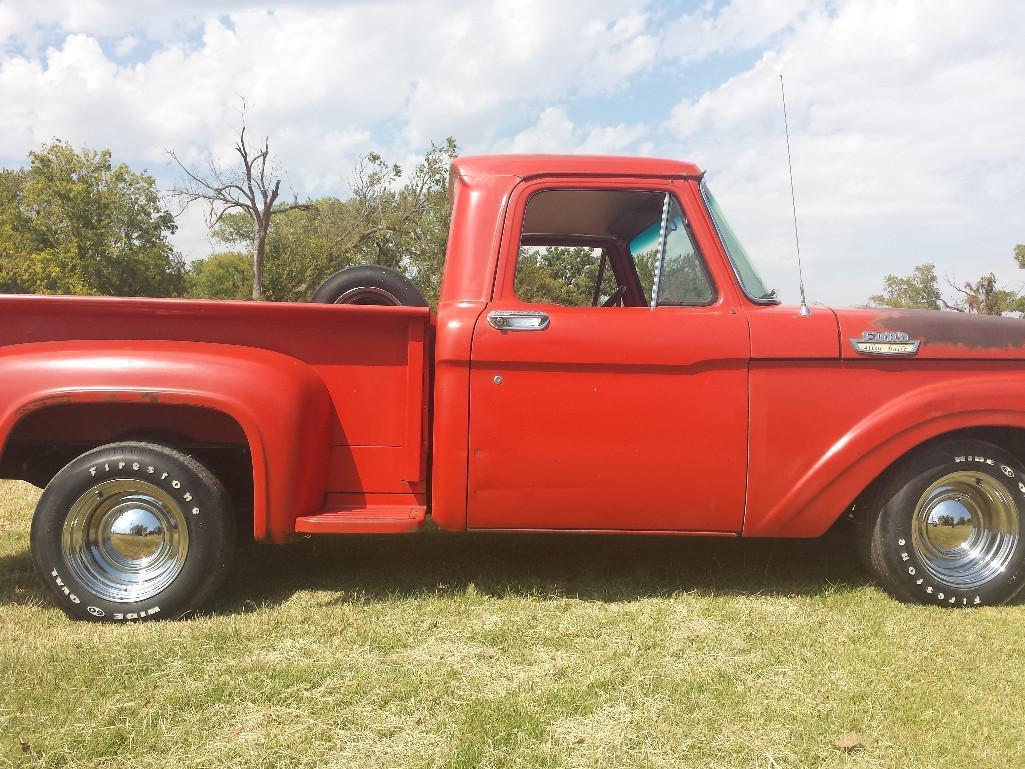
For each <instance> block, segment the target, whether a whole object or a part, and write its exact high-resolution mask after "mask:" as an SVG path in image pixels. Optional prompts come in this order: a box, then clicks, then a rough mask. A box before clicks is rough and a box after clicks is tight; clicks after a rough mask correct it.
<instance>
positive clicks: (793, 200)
mask: <svg viewBox="0 0 1025 769" xmlns="http://www.w3.org/2000/svg"><path fill="white" fill-rule="evenodd" d="M779 95H780V96H781V97H782V99H783V130H784V131H785V132H786V137H787V170H788V171H790V205H791V206H792V207H793V210H794V244H795V245H796V246H797V285H798V286H799V287H800V289H801V315H803V316H804V317H808V316H809V315H811V308H810V307H809V306H808V300H807V299H806V298H805V296H804V270H802V269H801V237H800V235H798V234H797V196H796V195H795V194H794V164H793V161H792V160H791V159H790V126H789V125H787V92H786V90H785V89H784V88H783V73H782V72H780V73H779Z"/></svg>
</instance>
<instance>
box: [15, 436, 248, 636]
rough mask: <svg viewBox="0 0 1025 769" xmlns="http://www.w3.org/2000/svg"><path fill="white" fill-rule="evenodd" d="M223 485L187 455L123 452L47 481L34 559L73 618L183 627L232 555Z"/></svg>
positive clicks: (140, 447) (97, 452) (35, 526)
mask: <svg viewBox="0 0 1025 769" xmlns="http://www.w3.org/2000/svg"><path fill="white" fill-rule="evenodd" d="M235 541H236V537H235V523H234V516H233V515H232V512H231V509H230V506H229V504H228V499H227V495H226V493H225V491H224V487H223V486H222V485H221V483H220V481H218V480H217V478H215V477H214V476H213V475H212V474H211V473H210V472H209V470H207V469H206V468H205V467H204V466H203V465H201V464H200V463H199V462H197V461H196V460H195V459H193V458H192V457H190V456H188V455H187V454H183V453H181V452H179V451H175V450H174V449H170V448H167V447H166V446H161V445H158V444H152V443H141V442H123V443H112V444H109V445H107V446H101V447H100V448H97V449H94V450H92V451H89V452H87V453H85V454H83V455H82V456H80V457H78V458H77V459H75V460H73V461H72V462H71V463H70V464H68V465H67V466H66V467H65V468H64V469H62V470H61V471H60V472H59V473H57V475H56V476H54V478H53V480H51V481H50V483H49V485H48V486H47V487H46V490H45V491H44V492H43V495H42V497H41V498H40V500H39V505H38V506H37V508H36V513H35V516H34V518H33V520H32V535H31V543H32V558H33V561H34V563H35V566H36V571H37V572H38V573H39V576H40V577H41V578H42V580H43V581H44V582H45V583H46V585H47V586H48V587H49V589H50V591H51V592H52V593H53V595H54V596H55V598H56V600H57V604H58V605H59V606H60V607H61V609H63V610H64V612H65V613H67V614H68V615H69V616H70V617H73V618H77V619H88V620H103V621H121V620H141V619H152V618H158V617H181V616H183V615H185V614H187V613H189V612H191V611H193V610H195V609H197V608H199V607H200V606H201V605H202V604H203V603H204V602H205V601H206V600H207V598H209V597H210V595H211V594H212V593H213V591H214V590H215V589H216V588H217V587H218V585H220V583H221V581H222V580H223V578H224V576H225V574H226V572H227V570H228V568H229V567H230V565H231V562H232V559H233V556H234V550H235Z"/></svg>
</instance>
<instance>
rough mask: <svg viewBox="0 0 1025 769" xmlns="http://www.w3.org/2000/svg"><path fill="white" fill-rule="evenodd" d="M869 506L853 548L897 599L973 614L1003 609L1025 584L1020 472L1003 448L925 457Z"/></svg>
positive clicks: (1024, 484)
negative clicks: (978, 609)
mask: <svg viewBox="0 0 1025 769" xmlns="http://www.w3.org/2000/svg"><path fill="white" fill-rule="evenodd" d="M874 498H875V500H876V502H875V504H874V505H871V504H870V505H868V513H869V515H868V517H867V518H863V519H862V520H861V521H860V524H861V526H860V532H859V545H860V549H861V554H862V557H863V559H864V560H865V562H866V563H867V565H868V566H869V567H870V569H871V570H872V571H873V572H874V573H875V576H876V577H877V578H878V580H879V582H880V583H881V584H882V585H883V586H884V587H885V588H886V589H887V590H888V591H889V592H890V593H892V594H893V595H894V596H896V597H898V598H900V599H902V600H905V601H913V602H918V603H932V604H939V605H941V606H979V605H984V604H1001V603H1006V602H1008V601H1010V600H1011V599H1012V598H1014V597H1015V596H1016V595H1017V593H1018V592H1019V591H1020V590H1021V588H1022V586H1023V585H1025V467H1023V466H1022V464H1021V462H1019V461H1018V460H1017V459H1016V458H1015V457H1014V456H1012V455H1011V454H1009V453H1008V452H1006V451H1004V450H1003V449H1001V448H1000V447H999V446H995V445H993V444H991V443H986V442H983V441H976V440H963V441H955V442H951V443H945V444H942V445H938V446H933V447H929V448H926V449H924V450H923V451H921V452H919V453H918V454H916V455H914V456H912V457H910V458H909V459H908V460H907V461H906V462H904V463H903V464H902V465H901V466H899V467H898V468H896V469H895V470H894V471H893V472H892V473H891V474H890V475H889V476H888V477H887V478H886V479H885V480H884V481H883V482H882V483H881V485H880V487H879V488H878V490H877V492H876V494H875V495H874ZM873 507H874V508H875V510H874V511H873V509H872V508H873Z"/></svg>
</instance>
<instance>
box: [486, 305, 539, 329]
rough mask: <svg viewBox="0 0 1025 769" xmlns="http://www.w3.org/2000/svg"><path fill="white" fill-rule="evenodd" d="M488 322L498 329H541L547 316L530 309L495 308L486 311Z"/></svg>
mask: <svg viewBox="0 0 1025 769" xmlns="http://www.w3.org/2000/svg"><path fill="white" fill-rule="evenodd" d="M488 323H490V324H491V327H492V328H497V329H498V330H499V331H543V330H544V329H546V328H548V316H547V315H546V314H545V313H543V312H533V311H531V310H495V311H494V312H489V313H488Z"/></svg>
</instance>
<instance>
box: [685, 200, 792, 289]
mask: <svg viewBox="0 0 1025 769" xmlns="http://www.w3.org/2000/svg"><path fill="white" fill-rule="evenodd" d="M701 195H702V197H704V199H705V205H706V206H708V213H709V214H710V215H711V217H712V223H713V224H714V225H715V229H716V232H718V233H719V240H721V241H722V244H723V248H725V249H726V255H727V256H729V258H730V261H731V262H732V263H733V270H734V272H736V273H737V279H738V280H739V281H740V286H741V288H743V289H744V293H745V294H747V295H748V297H749V298H750V299H754V300H755V301H759V302H778V301H779V300H778V299H777V298H776V291H775V290H774V289H769V288H766V286H765V283H763V282H762V279H761V276H759V275H758V271H757V270H756V269H755V266H754V264H752V263H751V257H750V256H748V254H747V251H746V250H745V249H744V246H743V244H742V243H741V242H740V238H738V237H737V233H735V232H734V231H733V228H732V227H730V224H729V222H727V221H726V217H725V216H723V212H722V209H721V208H719V204H718V203H717V202H716V200H715V197H714V196H713V195H712V192H711V190H709V189H708V187H707V185H705V183H704V182H702V183H701Z"/></svg>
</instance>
